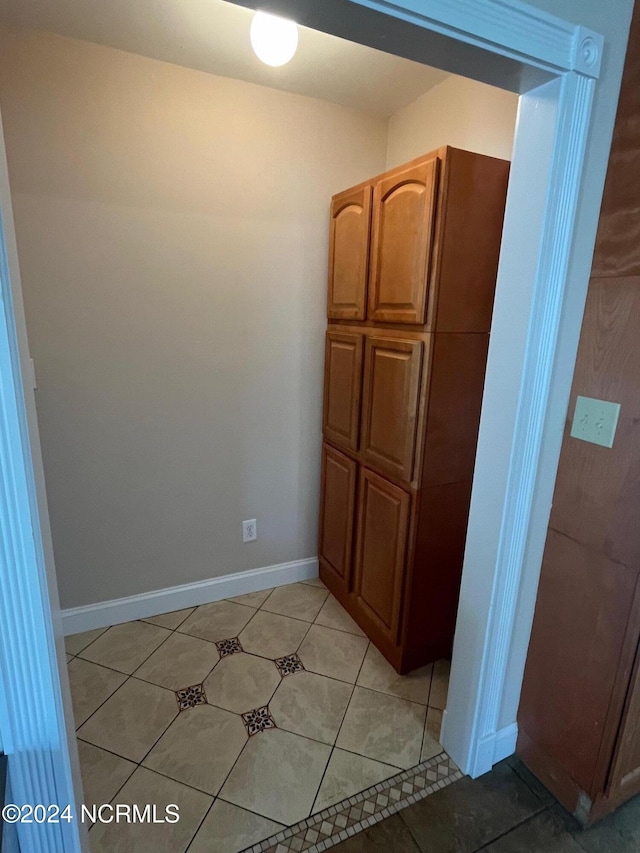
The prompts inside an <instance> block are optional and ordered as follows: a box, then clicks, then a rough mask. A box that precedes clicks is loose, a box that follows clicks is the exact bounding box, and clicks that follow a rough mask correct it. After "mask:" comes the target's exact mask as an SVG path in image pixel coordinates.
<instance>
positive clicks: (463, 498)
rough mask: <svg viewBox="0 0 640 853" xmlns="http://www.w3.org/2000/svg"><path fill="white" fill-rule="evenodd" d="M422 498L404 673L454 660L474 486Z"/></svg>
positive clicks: (441, 489) (434, 490) (427, 492)
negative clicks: (452, 657) (447, 659)
mask: <svg viewBox="0 0 640 853" xmlns="http://www.w3.org/2000/svg"><path fill="white" fill-rule="evenodd" d="M418 499H419V504H420V505H419V509H418V522H417V525H416V532H415V543H414V556H413V560H412V566H411V571H410V574H409V577H408V589H407V596H406V600H407V607H406V608H405V616H404V637H405V640H404V650H403V665H402V669H403V672H407V671H409V670H411V669H414V668H415V667H417V666H422V665H423V664H425V663H429V662H431V661H435V660H438V659H439V658H442V657H450V656H451V649H452V647H453V635H454V632H455V623H456V614H457V610H458V597H459V594H460V579H461V577H462V562H463V558H464V545H465V540H466V531H467V522H468V518H469V503H470V500H471V482H470V481H467V482H464V483H450V484H447V485H440V486H433V487H431V488H426V489H422V490H421V491H420V493H419V498H418Z"/></svg>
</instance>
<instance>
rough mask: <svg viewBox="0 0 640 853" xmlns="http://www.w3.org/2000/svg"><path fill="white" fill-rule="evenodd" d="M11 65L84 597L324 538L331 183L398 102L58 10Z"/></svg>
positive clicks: (20, 38) (61, 542) (372, 161)
mask: <svg viewBox="0 0 640 853" xmlns="http://www.w3.org/2000/svg"><path fill="white" fill-rule="evenodd" d="M0 80H1V82H0V102H1V108H2V114H3V119H4V123H5V137H6V145H7V155H8V161H9V172H10V180H11V188H12V197H13V205H14V213H15V221H16V232H17V240H18V248H19V254H20V262H21V272H22V280H23V289H24V297H25V305H26V313H27V325H28V331H29V338H30V346H31V352H32V355H33V357H34V359H35V364H36V373H37V377H38V390H37V405H38V416H39V422H40V432H41V439H42V447H43V455H44V462H45V474H46V480H47V490H48V497H49V508H50V513H51V522H52V529H53V537H54V549H55V556H56V563H57V571H58V578H59V584H60V595H61V601H62V605H63V607H72V606H77V605H82V604H86V603H91V602H96V601H101V600H105V599H110V598H117V597H121V596H125V595H130V594H134V593H138V592H144V591H147V590H152V589H158V588H162V587H165V586H171V585H174V584H178V583H188V582H191V581H197V580H201V579H205V578H210V577H215V576H217V575H221V574H226V573H228V572H230V571H238V570H243V569H249V568H255V567H260V566H266V565H270V564H274V563H280V562H285V561H288V560H294V559H302V558H304V557H310V556H315V554H316V523H317V522H316V515H317V499H318V474H319V471H318V467H319V451H320V416H319V413H320V405H321V388H322V381H321V379H322V361H323V332H324V326H325V315H324V312H325V276H326V255H327V230H328V229H327V213H328V206H329V198H330V196H331V194H332V193H334V192H336V191H338V190H340V189H343V188H344V187H346V186H349V185H350V184H353V183H356V182H358V181H361V180H363V179H364V178H366V177H368V176H370V175H372V174H375V173H377V172H379V171H382V170H383V169H384V164H385V155H386V123H385V122H384V121H382V120H379V119H374V118H371V117H370V116H367V115H364V114H361V113H357V112H354V111H351V110H348V109H345V108H342V107H338V106H334V105H331V104H329V103H326V102H322V101H317V100H313V99H310V98H305V97H301V96H297V95H291V94H285V93H282V92H278V91H275V90H272V89H267V88H263V87H259V86H255V85H252V84H248V83H241V82H238V81H233V80H229V79H226V78H219V77H214V76H212V75H208V74H204V73H201V72H196V71H191V70H188V69H185V68H180V67H177V66H173V65H169V64H166V63H161V62H158V61H155V60H150V59H146V58H142V57H139V56H135V55H132V54H127V53H123V52H120V51H116V50H113V49H110V48H104V47H99V46H96V45H91V44H88V43H84V42H78V41H73V40H69V39H64V38H61V37H58V36H51V35H45V34H18V33H5V34H4V35H3V37H2V40H1V42H0ZM254 517H255V518H257V519H258V530H259V540H258V542H257V543H254V544H249V545H242V543H241V521H242V519H245V518H254Z"/></svg>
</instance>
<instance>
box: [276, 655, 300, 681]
mask: <svg viewBox="0 0 640 853" xmlns="http://www.w3.org/2000/svg"><path fill="white" fill-rule="evenodd" d="M275 665H276V666H277V667H278V672H279V673H280V675H281V676H282V677H283V678H284V676H285V675H293V673H294V672H302V671H303V670H304V666H303V665H302V661H301V660H300V658H299V657H298V655H297V654H292V655H285V657H283V658H276V659H275Z"/></svg>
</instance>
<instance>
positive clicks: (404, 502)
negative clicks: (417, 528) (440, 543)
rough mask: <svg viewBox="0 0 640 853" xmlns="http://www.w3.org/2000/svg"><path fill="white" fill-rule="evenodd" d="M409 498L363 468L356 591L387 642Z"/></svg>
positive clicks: (398, 598) (392, 634)
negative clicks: (385, 636)
mask: <svg viewBox="0 0 640 853" xmlns="http://www.w3.org/2000/svg"><path fill="white" fill-rule="evenodd" d="M410 504H411V497H410V496H409V495H408V494H407V493H406V492H403V491H402V489H399V488H398V487H397V486H394V485H392V484H391V483H389V482H388V481H387V480H384V479H383V478H382V477H379V476H378V475H377V474H374V473H373V471H368V470H367V469H366V468H363V469H362V470H361V474H360V488H359V501H358V538H357V545H356V566H355V594H356V597H357V599H358V602H359V604H360V606H361V607H362V608H363V610H364V611H365V612H366V614H367V615H368V616H369V618H371V619H373V620H374V621H375V622H376V624H377V625H378V627H379V628H380V629H381V630H382V631H383V632H384V633H385V634H386V635H387V637H388V638H389V639H390V640H391V642H393V643H396V642H397V641H398V633H399V627H400V610H401V605H402V585H403V579H404V561H405V554H406V549H407V536H408V530H409V508H410Z"/></svg>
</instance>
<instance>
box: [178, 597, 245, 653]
mask: <svg viewBox="0 0 640 853" xmlns="http://www.w3.org/2000/svg"><path fill="white" fill-rule="evenodd" d="M255 612H256V611H255V610H254V609H253V608H252V607H246V606H245V605H243V604H236V603H235V602H233V601H214V602H213V603H212V604H203V605H201V606H200V607H197V608H196V609H195V611H194V612H193V613H192V614H191V616H189V618H188V619H187V620H186V621H184V622H183V623H182V625H181V626H180V632H181V633H183V634H190V635H191V636H192V637H200V639H201V640H209V641H210V642H213V643H215V642H218V641H219V640H230V639H231V638H232V637H237V636H238V634H239V633H240V631H242V629H243V628H244V626H245V625H246V624H247V622H248V621H249V619H251V617H252V616H253V614H254V613H255Z"/></svg>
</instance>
